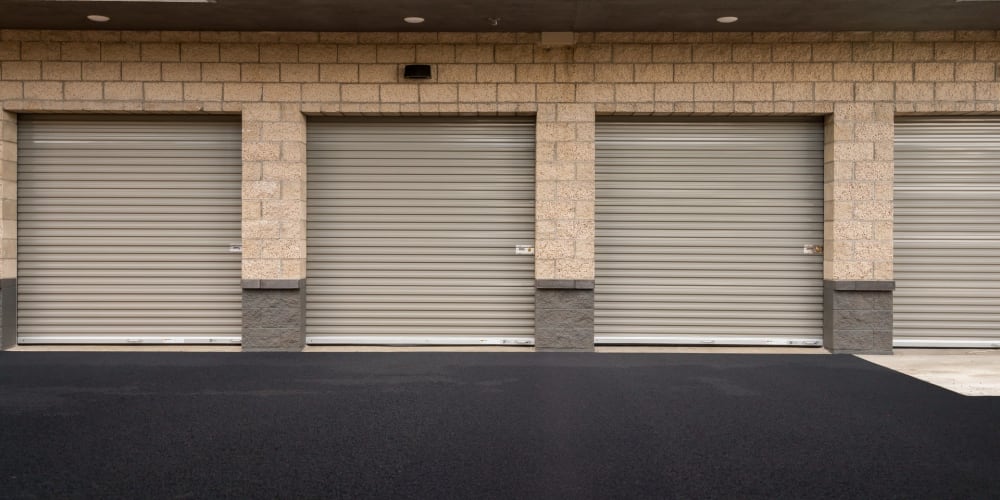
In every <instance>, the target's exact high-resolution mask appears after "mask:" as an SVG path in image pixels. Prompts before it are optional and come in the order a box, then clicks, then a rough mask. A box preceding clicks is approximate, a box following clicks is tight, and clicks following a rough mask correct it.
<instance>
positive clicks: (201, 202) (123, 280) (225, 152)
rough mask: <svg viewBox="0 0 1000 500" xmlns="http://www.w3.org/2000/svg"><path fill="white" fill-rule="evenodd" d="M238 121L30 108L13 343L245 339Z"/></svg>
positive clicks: (21, 127)
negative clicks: (51, 113) (39, 113)
mask: <svg viewBox="0 0 1000 500" xmlns="http://www.w3.org/2000/svg"><path fill="white" fill-rule="evenodd" d="M240 140H241V139H240V122H239V121H238V120H231V119H226V120H220V119H204V120H202V119H191V118H187V117H185V118H148V117H147V118H107V119H93V118H92V117H90V118H88V119H81V118H71V117H30V116H26V117H22V118H21V119H20V120H19V123H18V174H17V175H18V295H17V297H18V318H17V320H18V341H19V342H20V343H23V344H57V343H71V344H87V343H184V342H189V343H238V342H239V341H240V330H241V311H240V303H241V296H242V290H241V288H240V254H239V253H233V252H231V251H230V245H232V244H238V243H239V242H240V213H241V210H240V203H241V201H240V178H241V175H240V170H241V165H242V161H241V158H240Z"/></svg>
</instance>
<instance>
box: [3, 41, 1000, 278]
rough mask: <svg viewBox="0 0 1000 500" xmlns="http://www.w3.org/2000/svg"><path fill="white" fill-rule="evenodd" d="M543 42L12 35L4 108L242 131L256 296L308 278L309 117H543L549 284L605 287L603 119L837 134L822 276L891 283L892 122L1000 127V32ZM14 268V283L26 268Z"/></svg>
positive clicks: (541, 232)
mask: <svg viewBox="0 0 1000 500" xmlns="http://www.w3.org/2000/svg"><path fill="white" fill-rule="evenodd" d="M540 40H541V36H540V34H538V33H249V32H158V31H154V32H129V31H124V32H118V31H30V30H0V105H2V106H3V109H5V110H7V111H10V112H24V113H32V112H54V111H64V112H137V113H243V114H244V116H245V121H244V123H245V126H246V127H247V128H248V129H247V130H245V134H246V136H247V144H246V148H245V150H244V154H245V157H244V159H245V161H246V172H245V181H246V183H247V184H248V185H247V186H245V190H244V198H245V200H246V201H247V203H246V205H247V207H245V208H246V212H247V213H246V214H245V218H244V231H245V234H244V236H245V238H246V241H245V252H247V253H245V254H244V257H245V260H246V264H245V267H244V274H245V275H244V277H245V278H248V279H260V278H267V277H275V278H298V277H302V276H304V269H303V266H304V252H305V247H304V228H303V225H302V224H303V218H304V200H305V194H304V189H303V185H302V184H301V183H302V182H304V181H301V180H296V179H297V178H296V177H295V176H296V175H298V174H296V173H294V172H293V171H299V172H301V170H302V168H303V167H302V165H303V162H304V160H302V159H300V158H299V157H298V156H296V155H297V154H298V153H299V152H301V150H302V149H303V147H304V146H303V144H304V142H303V140H302V139H300V136H301V135H302V130H304V129H303V125H302V124H303V123H304V122H303V121H302V114H306V115H308V114H331V115H365V116H369V115H370V116H383V115H497V114H501V115H513V114H521V115H537V123H538V152H537V162H538V172H537V175H538V188H537V189H538V193H537V194H538V197H537V214H536V215H537V222H538V227H537V230H538V241H537V242H536V247H537V249H538V253H537V255H536V262H537V266H536V273H537V277H538V278H543V279H547V278H563V279H590V278H592V277H593V231H594V230H593V197H594V194H593V182H592V180H591V179H592V176H593V154H594V149H593V148H594V146H593V137H592V135H593V123H594V116H595V115H596V116H600V115H659V116H664V117H678V116H688V115H708V116H718V117H726V116H732V115H740V116H761V117H767V116H786V115H800V116H817V117H824V119H825V120H826V130H827V138H826V141H827V144H826V154H827V156H826V173H827V178H826V181H827V184H826V196H825V201H826V242H825V245H826V249H827V251H826V257H825V275H826V278H827V279H838V280H871V279H875V280H881V279H891V278H892V236H891V227H892V224H891V220H892V136H893V132H892V127H893V119H894V116H896V115H899V114H937V113H946V114H976V113H981V114H996V113H997V112H998V111H1000V85H998V79H997V70H998V68H997V66H998V62H1000V38H998V33H997V32H996V31H939V32H916V33H914V32H845V33H578V34H576V35H575V42H576V43H575V44H574V45H572V46H568V47H550V46H542V45H541V44H540V43H539V42H540ZM407 63H425V64H430V65H432V70H433V75H434V77H433V78H432V79H430V80H424V81H412V80H405V79H403V78H402V68H403V65H405V64H407ZM276 110H279V111H276ZM257 115H261V116H263V115H267V116H268V118H254V117H253V116H257ZM248 116H249V117H248ZM275 116H278V118H274V117H275ZM5 120H6V121H4V122H3V123H13V122H12V121H11V120H10V119H5ZM265 126H266V127H267V130H266V131H265V130H264V128H265ZM10 127H11V126H10V125H5V128H10ZM8 135H9V134H8ZM5 137H7V135H5ZM10 147H11V146H5V147H4V149H5V150H8V148H10ZM260 155H263V156H260ZM8 156H9V153H8ZM264 157H266V158H268V159H263V158H264ZM268 172H272V173H271V174H269V173H268ZM276 172H280V174H279V173H276ZM268 175H281V176H285V175H287V176H288V177H281V178H272V177H268ZM301 179H304V175H303V176H302V177H301ZM5 182H6V181H5ZM296 190H298V191H296ZM6 192H7V191H6V190H5V191H4V193H5V194H4V196H8V195H7V194H6ZM11 200H12V198H11ZM5 203H6V201H5ZM265 205H267V206H270V207H271V208H270V211H268V212H267V213H265ZM5 206H6V205H5ZM7 213H8V212H7V211H6V208H5V212H4V215H3V220H5V221H6V220H7ZM8 233H9V231H8V230H6V229H5V230H4V233H3V234H4V238H7V236H6V235H7V234H8ZM254 252H258V253H254ZM4 258H5V261H4V262H5V264H4V272H5V273H7V272H8V267H9V268H10V269H11V270H12V269H13V264H6V262H7V260H6V256H5V257H4ZM11 272H12V271H11ZM4 276H8V275H7V274H5V275H4ZM11 276H12V275H11Z"/></svg>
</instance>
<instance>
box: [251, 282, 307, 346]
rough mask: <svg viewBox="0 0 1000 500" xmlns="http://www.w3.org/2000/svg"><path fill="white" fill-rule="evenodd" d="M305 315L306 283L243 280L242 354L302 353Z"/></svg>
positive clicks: (304, 341) (304, 339) (304, 338)
mask: <svg viewBox="0 0 1000 500" xmlns="http://www.w3.org/2000/svg"><path fill="white" fill-rule="evenodd" d="M305 311H306V295H305V280H244V281H243V350H244V351H301V350H302V348H303V347H305V345H306V335H305V331H306V328H305V327H306V321H305V320H306V315H305Z"/></svg>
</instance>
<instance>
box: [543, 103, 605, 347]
mask: <svg viewBox="0 0 1000 500" xmlns="http://www.w3.org/2000/svg"><path fill="white" fill-rule="evenodd" d="M536 144H537V146H536V147H537V152H536V160H535V161H536V177H537V178H536V198H535V199H536V201H535V224H536V226H535V246H536V253H535V283H536V285H535V288H536V290H535V348H536V349H537V350H540V351H548V350H559V351H592V350H593V349H594V196H595V191H594V105H593V104H540V105H539V106H538V122H537V129H536Z"/></svg>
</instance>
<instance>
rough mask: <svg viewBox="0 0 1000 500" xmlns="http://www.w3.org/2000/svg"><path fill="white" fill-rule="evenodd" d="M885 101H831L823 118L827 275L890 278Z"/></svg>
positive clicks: (889, 142)
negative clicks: (830, 108)
mask: <svg viewBox="0 0 1000 500" xmlns="http://www.w3.org/2000/svg"><path fill="white" fill-rule="evenodd" d="M891 106H892V105H891V104H890V105H880V104H866V103H853V104H843V105H837V106H836V107H835V110H834V113H833V115H831V116H828V117H827V119H826V133H825V141H826V143H825V150H826V153H825V169H824V170H825V175H824V177H825V182H826V186H825V193H826V195H825V206H826V209H825V220H826V223H825V231H824V232H825V238H824V239H825V243H824V246H825V252H824V254H825V255H824V272H823V274H824V278H825V279H827V280H876V281H878V280H892V279H893V275H892V251H893V250H892V243H893V241H892V227H891V223H892V216H893V212H892V201H893V200H892V181H893V172H892V159H891V153H890V156H889V157H888V158H882V157H881V156H882V155H881V154H879V151H883V150H886V149H888V150H889V151H891V149H892V147H893V138H894V134H893V122H892V116H893V114H892V110H891Z"/></svg>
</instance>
